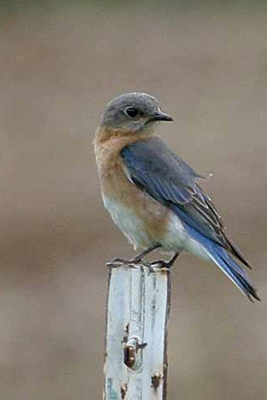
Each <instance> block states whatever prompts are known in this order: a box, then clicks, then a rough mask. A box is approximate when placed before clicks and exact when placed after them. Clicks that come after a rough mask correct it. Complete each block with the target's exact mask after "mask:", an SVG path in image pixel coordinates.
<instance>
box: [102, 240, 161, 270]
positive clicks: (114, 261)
mask: <svg viewBox="0 0 267 400" xmlns="http://www.w3.org/2000/svg"><path fill="white" fill-rule="evenodd" d="M159 247H160V244H153V245H151V246H149V247H148V248H147V249H145V250H144V251H142V252H141V253H139V254H137V255H136V256H134V257H133V258H131V259H130V260H125V259H123V258H119V257H116V258H113V259H112V260H111V261H110V262H109V263H107V265H108V266H112V265H113V264H114V266H115V264H117V263H120V264H138V263H140V261H142V259H143V258H144V257H145V256H146V255H147V254H149V253H151V251H153V250H156V249H157V248H159Z"/></svg>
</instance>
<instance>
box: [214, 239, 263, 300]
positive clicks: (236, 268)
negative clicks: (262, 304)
mask: <svg viewBox="0 0 267 400" xmlns="http://www.w3.org/2000/svg"><path fill="white" fill-rule="evenodd" d="M215 247H217V248H215V249H213V250H212V251H209V254H210V257H211V259H212V260H213V261H214V262H215V263H216V265H218V267H219V268H220V269H221V270H222V271H223V272H224V273H225V274H226V275H227V276H228V277H229V278H230V279H231V281H232V282H233V283H234V284H235V285H236V286H237V287H238V288H239V289H240V290H241V292H243V293H244V294H245V295H246V296H247V297H248V298H249V300H250V301H253V299H256V300H260V298H259V296H258V294H257V292H256V289H255V288H254V287H253V284H252V282H251V280H250V278H249V276H248V275H247V273H246V272H245V271H244V270H243V269H242V268H241V267H240V265H238V264H237V262H236V261H235V260H234V259H233V258H231V257H230V256H229V254H228V253H227V252H226V251H225V250H224V249H223V248H222V247H221V246H219V245H217V244H215Z"/></svg>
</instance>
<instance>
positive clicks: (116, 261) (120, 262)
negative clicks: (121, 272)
mask: <svg viewBox="0 0 267 400" xmlns="http://www.w3.org/2000/svg"><path fill="white" fill-rule="evenodd" d="M140 264H143V265H145V266H147V267H149V266H150V264H149V263H148V262H147V261H143V260H140V259H136V258H131V259H130V260H126V259H124V258H119V257H115V258H113V259H112V260H111V261H109V262H108V263H107V264H106V265H107V267H109V268H119V267H123V266H127V267H128V268H136V267H137V266H138V265H140Z"/></svg>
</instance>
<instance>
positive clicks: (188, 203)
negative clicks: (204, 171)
mask: <svg viewBox="0 0 267 400" xmlns="http://www.w3.org/2000/svg"><path fill="white" fill-rule="evenodd" d="M121 157H122V159H123V161H124V164H125V166H126V168H127V171H128V174H129V176H130V179H131V182H133V183H134V184H135V185H137V186H138V187H139V188H140V189H141V190H143V191H145V192H147V193H148V194H149V195H150V196H151V197H153V198H154V199H155V200H157V201H159V202H160V203H162V204H164V205H165V206H167V207H169V208H170V209H171V210H173V211H174V212H175V213H176V214H177V215H178V216H179V217H180V218H181V219H182V220H183V221H184V222H185V223H186V224H188V225H189V226H191V227H193V228H194V229H196V230H197V231H198V232H200V233H202V234H203V235H205V236H206V237H208V238H210V239H212V240H214V241H215V242H217V243H218V244H220V245H221V246H223V247H224V248H225V249H226V250H227V251H229V252H230V253H232V254H233V255H235V257H237V258H238V259H239V260H240V261H241V262H243V263H244V264H245V265H246V266H249V264H248V263H247V261H246V260H245V258H244V256H243V254H242V253H241V252H240V250H239V249H238V248H237V246H236V245H235V244H234V243H231V242H230V240H229V239H228V238H227V237H226V234H225V231H224V224H223V222H222V219H221V217H220V215H219V213H218V211H217V210H216V208H215V206H214V205H213V203H212V202H211V199H210V198H209V197H208V196H207V195H206V194H205V193H204V191H203V190H202V188H201V187H200V186H199V185H198V183H197V181H196V180H197V179H199V178H203V176H202V175H199V174H198V173H196V172H195V171H194V170H193V169H192V168H191V167H190V166H189V165H188V164H186V163H185V162H184V161H183V160H182V159H181V158H180V157H179V156H178V155H176V154H175V153H174V152H172V151H171V149H170V148H169V147H168V146H167V145H166V144H165V143H164V142H163V141H162V140H161V139H160V138H158V137H153V138H150V139H148V140H145V141H141V140H140V141H138V142H135V143H132V144H130V145H128V146H126V147H124V148H123V149H122V151H121Z"/></svg>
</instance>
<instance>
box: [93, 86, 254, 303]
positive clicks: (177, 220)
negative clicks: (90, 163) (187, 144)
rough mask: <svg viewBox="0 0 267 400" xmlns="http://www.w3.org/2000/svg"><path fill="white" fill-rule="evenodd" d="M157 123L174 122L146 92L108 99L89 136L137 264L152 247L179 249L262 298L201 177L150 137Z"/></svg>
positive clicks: (106, 197) (105, 192) (106, 198)
mask: <svg viewBox="0 0 267 400" xmlns="http://www.w3.org/2000/svg"><path fill="white" fill-rule="evenodd" d="M160 121H173V119H172V117H170V116H169V115H168V114H166V113H164V112H162V111H161V109H160V106H159V102H158V101H157V100H156V99H155V98H154V97H152V96H150V95H148V94H145V93H128V94H123V95H121V96H119V97H117V98H115V99H114V100H112V101H111V102H110V103H109V104H108V106H107V108H106V110H105V112H104V114H103V115H102V118H101V123H100V127H99V128H98V130H97V132H96V136H95V140H94V148H95V154H96V162H97V166H98V172H99V177H100V182H101V190H102V197H103V202H104V205H105V207H106V208H107V210H108V211H109V212H110V214H111V217H112V219H113V221H114V223H115V224H116V225H117V226H118V227H119V228H120V229H121V231H122V232H123V233H124V235H125V236H126V237H127V238H128V240H129V241H130V242H131V243H132V244H133V246H134V249H137V248H141V249H144V250H143V251H142V253H140V254H138V255H137V256H136V257H134V258H133V259H132V260H131V261H132V262H138V261H140V260H141V259H142V258H143V257H144V256H145V255H146V254H148V253H149V252H151V251H152V250H154V249H156V248H160V249H162V250H163V251H166V252H174V256H173V258H172V259H171V260H170V261H169V262H162V263H163V264H162V265H165V266H167V267H170V266H171V265H172V264H173V263H174V261H175V259H176V258H177V256H178V255H179V253H180V252H181V251H187V252H190V253H193V254H194V255H196V256H198V257H200V258H202V259H205V260H208V261H212V262H214V263H215V264H216V265H217V266H218V267H219V268H220V269H221V270H222V271H223V272H224V273H225V274H226V275H227V276H228V277H229V278H230V279H231V280H232V281H233V283H234V284H235V285H236V286H237V287H238V288H239V289H240V290H241V291H242V292H243V293H244V294H245V295H246V296H247V297H248V298H249V299H250V300H252V301H253V298H254V299H257V300H260V299H259V296H258V294H257V292H256V290H255V289H254V287H253V285H252V283H251V281H250V279H249V277H248V275H247V273H246V272H245V271H244V270H243V269H242V268H241V266H240V265H239V264H238V263H237V261H238V262H239V263H242V264H243V265H245V266H246V267H250V266H249V264H248V262H247V261H246V259H245V257H244V255H243V254H242V253H241V251H240V250H239V249H238V247H237V246H236V245H235V244H234V243H233V242H231V241H230V240H229V238H228V237H227V236H226V233H225V229H224V225H223V222H222V220H221V217H220V215H219V214H218V212H217V210H216V208H215V206H214V205H213V204H212V202H211V199H210V197H209V196H207V194H206V193H204V191H203V190H202V189H201V187H200V186H199V184H198V183H197V179H199V178H203V176H202V175H199V174H198V173H196V172H195V171H194V170H193V169H192V168H191V167H190V166H189V165H188V164H186V163H185V162H184V161H183V160H182V159H181V158H180V157H179V156H178V155H176V154H175V153H174V152H173V151H172V150H171V149H170V148H169V147H168V146H167V145H166V144H165V143H164V142H163V141H162V140H161V139H160V138H159V137H157V136H155V135H154V131H155V127H156V125H157V124H158V123H159V122H160Z"/></svg>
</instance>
